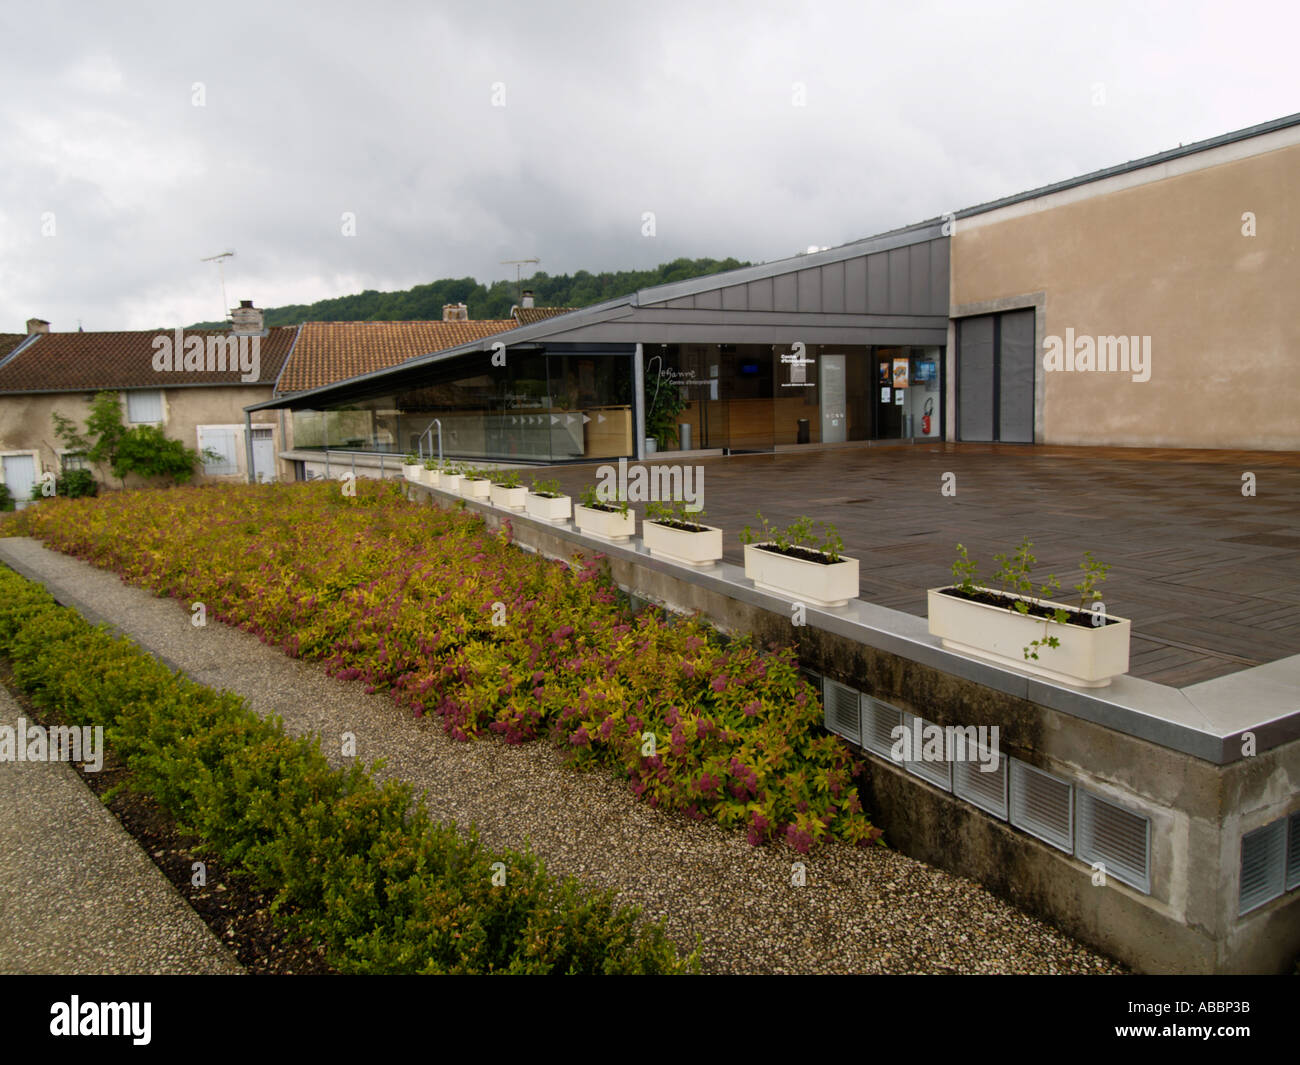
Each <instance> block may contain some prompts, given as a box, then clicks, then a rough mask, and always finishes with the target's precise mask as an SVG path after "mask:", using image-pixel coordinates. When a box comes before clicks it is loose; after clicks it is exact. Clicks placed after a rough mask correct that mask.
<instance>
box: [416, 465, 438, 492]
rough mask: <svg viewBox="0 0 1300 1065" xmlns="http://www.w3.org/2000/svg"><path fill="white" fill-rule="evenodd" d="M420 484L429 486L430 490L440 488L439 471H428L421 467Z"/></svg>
mask: <svg viewBox="0 0 1300 1065" xmlns="http://www.w3.org/2000/svg"><path fill="white" fill-rule="evenodd" d="M420 483H421V484H427V485H428V486H429V487H430V488H437V487H438V471H437V470H426V469H425V468H424V467H423V466H421V467H420Z"/></svg>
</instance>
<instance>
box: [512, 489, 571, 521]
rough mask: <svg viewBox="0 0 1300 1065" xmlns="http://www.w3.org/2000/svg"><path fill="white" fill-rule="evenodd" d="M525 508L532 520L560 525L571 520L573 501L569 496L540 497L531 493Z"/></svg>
mask: <svg viewBox="0 0 1300 1065" xmlns="http://www.w3.org/2000/svg"><path fill="white" fill-rule="evenodd" d="M524 508H525V510H526V511H527V513H528V516H529V517H530V518H537V519H538V520H539V521H549V522H551V523H552V524H555V525H558V524H560V523H561V522H566V521H568V520H569V516H570V514H572V512H573V501H572V500H571V499H570V498H569V497H568V496H539V495H538V494H537V493H536V492H529V493H528V499H527V502H526V503H525V504H524Z"/></svg>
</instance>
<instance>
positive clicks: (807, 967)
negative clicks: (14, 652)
mask: <svg viewBox="0 0 1300 1065" xmlns="http://www.w3.org/2000/svg"><path fill="white" fill-rule="evenodd" d="M0 562H4V563H7V564H8V565H10V566H12V567H13V568H14V569H16V570H18V571H19V572H20V573H23V574H24V575H26V576H29V577H31V576H37V577H39V579H41V580H42V581H43V582H44V583H45V584H46V586H47V587H49V589H50V590H51V592H52V593H53V594H54V595H55V596H56V598H58V599H59V600H60V601H61V602H64V603H66V604H68V605H70V606H73V607H75V608H76V609H78V610H80V611H81V612H82V613H83V614H85V615H86V616H88V617H91V618H92V619H96V620H108V621H111V622H112V623H113V624H114V625H115V626H117V627H118V628H119V629H120V630H122V631H123V632H125V633H126V634H127V635H129V636H131V637H132V639H134V640H135V641H136V642H137V643H138V644H139V645H140V646H141V647H142V648H144V649H145V650H146V651H149V652H150V653H152V654H155V655H157V656H158V657H160V658H163V659H164V660H166V661H168V662H169V663H171V664H172V665H174V666H177V667H180V668H183V669H184V670H186V672H187V673H188V674H189V675H190V676H191V677H193V678H194V679H195V680H197V681H199V682H200V683H203V684H208V685H211V686H212V687H215V688H227V689H229V690H231V691H235V692H238V693H240V694H241V695H243V696H245V697H246V698H247V699H248V700H249V702H250V704H251V705H252V707H253V708H254V709H255V710H256V711H257V712H259V713H262V714H268V713H271V712H278V713H279V714H281V715H282V717H283V718H284V721H285V726H286V728H287V729H288V730H289V731H290V732H291V733H293V734H296V735H303V734H316V735H319V736H321V737H322V745H321V747H322V750H323V751H324V752H325V754H326V755H327V756H330V757H331V760H332V761H334V762H335V763H336V764H342V763H343V761H344V759H342V757H341V756H340V754H339V751H340V737H341V736H342V734H343V733H344V732H351V733H353V734H354V735H355V737H356V744H357V753H358V755H359V757H361V759H362V760H363V761H365V762H367V763H370V762H371V761H373V760H374V759H376V758H383V759H384V760H385V763H386V764H385V767H384V769H383V772H382V774H381V775H383V776H387V777H396V778H400V779H402V780H405V781H408V782H410V783H411V784H413V785H414V786H415V788H416V790H417V792H424V793H425V795H426V796H427V798H428V804H429V811H430V813H431V815H432V816H434V817H436V818H438V819H440V820H454V821H456V822H457V823H458V824H462V825H465V824H473V825H475V826H476V827H477V829H478V831H479V834H480V838H481V839H482V840H483V842H484V843H485V844H486V845H487V846H489V847H493V848H504V847H522V846H524V845H531V847H532V848H533V850H534V852H535V853H537V854H538V855H539V856H541V857H542V858H543V859H544V860H545V862H546V865H547V868H548V869H550V870H551V871H552V872H555V873H558V874H561V875H565V874H568V875H572V876H576V877H578V878H580V879H581V880H583V881H584V882H586V883H587V884H588V885H591V886H595V887H601V888H604V887H608V888H613V889H615V890H616V891H618V892H619V894H620V896H621V898H622V899H623V900H624V901H626V902H629V903H633V904H636V905H640V906H641V907H642V908H643V909H644V910H645V912H646V913H647V914H648V915H649V916H651V917H654V918H662V919H663V920H664V921H665V923H666V925H667V927H668V931H669V934H670V935H671V936H672V937H673V939H674V940H675V941H676V942H677V943H679V944H682V945H684V946H685V947H687V948H688V949H689V948H690V947H692V946H693V945H694V944H695V943H696V937H697V936H698V937H699V941H700V942H701V944H702V957H703V960H704V966H705V970H706V971H707V972H715V973H718V972H729V973H730V972H734V973H783V972H784V973H813V972H839V973H849V972H858V973H897V972H927V973H952V972H990V973H992V972H1001V973H1052V972H1068V973H1106V972H1116V971H1119V967H1118V966H1117V965H1116V964H1115V963H1114V962H1113V961H1111V960H1109V959H1107V958H1105V957H1104V956H1102V955H1100V954H1098V953H1096V952H1094V951H1092V950H1090V949H1088V948H1087V947H1085V946H1083V945H1081V944H1080V943H1078V942H1076V941H1075V940H1073V939H1071V938H1070V937H1069V936H1067V935H1065V934H1063V933H1062V932H1060V931H1058V930H1057V929H1055V928H1053V927H1052V926H1050V925H1048V924H1046V923H1045V922H1043V921H1040V920H1038V919H1036V918H1034V917H1032V916H1030V915H1028V914H1026V913H1024V912H1022V911H1020V910H1017V909H1016V908H1015V907H1013V906H1011V905H1010V904H1008V903H1006V902H1004V901H1002V900H1001V899H998V898H996V897H994V896H993V895H992V894H990V893H989V892H988V891H986V890H985V889H984V888H982V887H980V886H979V885H978V884H975V883H973V882H972V881H969V880H964V879H962V878H960V877H957V876H953V875H951V874H949V873H946V872H944V871H943V870H940V869H936V868H933V867H931V866H928V865H925V864H923V863H921V862H918V861H915V860H914V859H911V858H908V857H906V856H905V855H902V854H899V853H897V852H895V851H891V850H886V849H883V848H871V849H869V850H857V849H854V848H850V847H845V846H838V845H837V846H831V847H825V848H823V849H821V850H819V851H818V852H817V853H816V854H814V855H812V856H810V857H808V858H806V859H804V860H803V861H804V863H805V865H806V879H807V882H806V885H804V886H794V885H793V884H792V883H791V879H792V864H791V863H792V860H793V859H794V857H797V856H795V855H793V853H792V852H791V851H790V850H789V849H788V848H785V847H782V846H769V847H761V848H757V847H751V846H750V845H749V844H748V843H747V842H746V841H745V838H744V836H743V834H741V833H736V832H728V831H724V830H723V829H722V828H720V827H718V826H717V825H714V824H711V823H699V822H693V821H689V820H687V819H686V818H684V817H681V816H678V815H673V814H663V813H659V812H657V811H655V810H653V809H651V807H650V806H649V805H648V804H647V803H644V802H641V801H639V800H638V799H636V798H635V797H634V796H632V794H631V793H630V792H629V790H628V788H627V786H626V783H624V782H620V781H617V780H615V779H614V778H613V777H612V776H610V775H609V774H607V773H604V772H590V773H578V772H575V771H574V770H572V769H569V768H567V767H566V766H565V765H564V764H563V761H562V758H561V755H560V752H559V751H557V750H556V749H555V748H553V747H552V746H550V745H549V744H546V743H531V744H524V745H521V746H515V747H511V746H508V745H506V744H504V743H501V742H499V741H498V740H495V739H484V740H480V741H476V742H472V743H457V742H455V741H454V740H452V739H450V738H449V737H448V736H447V735H446V734H445V733H444V732H443V730H442V728H441V725H440V723H438V722H435V721H433V720H431V719H429V718H425V719H422V720H416V719H414V718H413V717H411V715H410V713H409V712H408V711H405V710H403V709H401V708H399V707H398V706H397V705H396V704H395V703H394V702H393V701H392V699H391V698H389V697H388V696H387V695H367V694H366V693H365V688H364V686H363V685H361V684H358V683H350V682H341V681H336V680H332V679H331V678H329V677H327V676H326V675H325V673H324V670H323V668H322V667H321V666H320V665H319V664H312V663H307V662H303V661H300V660H296V659H291V658H288V657H286V656H285V655H284V654H282V653H281V652H280V651H278V650H275V649H273V648H271V647H268V646H266V645H265V644H262V643H261V642H259V641H258V640H257V638H256V637H254V636H251V635H249V634H248V633H244V632H240V631H239V630H237V629H233V628H229V627H227V626H224V625H220V624H215V623H214V624H210V625H208V626H207V627H205V628H201V629H199V628H194V627H193V626H192V625H191V624H190V614H189V611H188V610H187V609H186V607H185V604H183V603H180V602H178V601H175V600H171V599H157V598H154V597H153V596H152V595H150V594H149V593H148V592H146V591H143V590H141V589H139V588H133V587H130V586H128V585H125V584H123V583H121V582H120V581H119V580H118V579H117V577H116V576H114V575H113V574H112V573H109V572H106V571H103V570H97V569H94V568H93V567H91V566H88V565H86V564H85V563H82V562H79V561H78V560H76V559H73V558H70V557H68V556H66V555H60V554H56V553H54V552H51V551H47V550H46V549H45V548H44V547H43V546H41V545H40V544H39V543H36V542H35V541H32V540H25V539H0ZM1008 831H1009V830H1008Z"/></svg>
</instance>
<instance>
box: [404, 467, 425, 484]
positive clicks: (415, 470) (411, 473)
mask: <svg viewBox="0 0 1300 1065" xmlns="http://www.w3.org/2000/svg"><path fill="white" fill-rule="evenodd" d="M423 468H424V467H423V466H421V465H420V464H419V463H418V462H417V463H414V464H413V465H410V466H408V465H407V464H406V463H405V462H403V463H402V476H403V477H405V478H406V479H407V480H408V481H417V482H418V481H419V480H420V470H422V469H423Z"/></svg>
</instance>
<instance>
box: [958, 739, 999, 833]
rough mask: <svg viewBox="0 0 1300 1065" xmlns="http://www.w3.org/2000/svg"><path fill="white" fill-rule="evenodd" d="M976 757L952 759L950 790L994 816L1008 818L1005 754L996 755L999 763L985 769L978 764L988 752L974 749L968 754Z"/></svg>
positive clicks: (985, 760)
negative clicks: (991, 769)
mask: <svg viewBox="0 0 1300 1065" xmlns="http://www.w3.org/2000/svg"><path fill="white" fill-rule="evenodd" d="M967 757H968V759H969V758H974V759H977V760H975V761H969V760H968V761H964V762H953V764H952V790H953V793H954V794H956V795H957V796H958V797H959V798H962V799H965V800H966V801H967V802H969V803H972V804H973V805H975V806H978V807H979V808H980V809H981V810H984V811H985V812H986V813H990V814H992V815H993V816H994V817H1000V818H1002V820H1003V821H1005V820H1006V819H1007V756H1006V755H1005V754H999V755H998V767H997V769H995V770H993V771H992V772H989V773H985V772H984V771H983V770H982V769H981V768H980V767H981V766H982V765H984V764H986V763H987V762H988V760H989V758H988V754H987V752H985V751H983V750H980V749H977V750H976V751H975V753H974V754H970V753H969V752H968V754H967Z"/></svg>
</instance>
